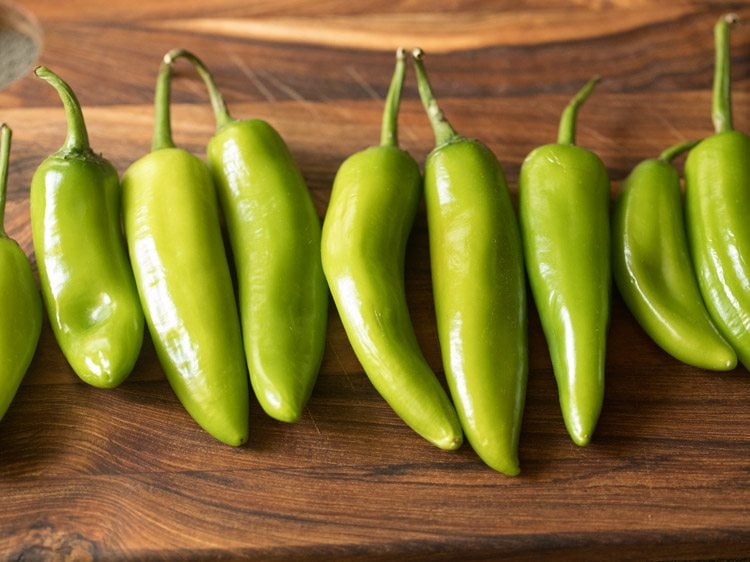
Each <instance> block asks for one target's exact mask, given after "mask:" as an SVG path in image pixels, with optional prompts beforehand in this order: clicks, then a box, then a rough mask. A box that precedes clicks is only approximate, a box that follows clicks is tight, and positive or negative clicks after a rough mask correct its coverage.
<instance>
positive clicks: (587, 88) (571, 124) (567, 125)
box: [557, 76, 600, 144]
mask: <svg viewBox="0 0 750 562" xmlns="http://www.w3.org/2000/svg"><path fill="white" fill-rule="evenodd" d="M599 80H600V78H599V76H594V77H593V78H592V79H591V80H589V81H588V82H586V84H584V86H583V88H581V89H580V90H579V91H578V93H577V94H576V95H575V96H573V99H572V100H570V102H569V103H568V105H567V106H566V107H565V109H564V110H563V113H562V117H561V118H560V129H559V130H558V133H557V143H558V144H575V142H576V119H577V117H578V110H579V109H580V108H581V106H582V105H583V102H585V101H586V100H587V99H588V97H589V96H590V95H591V92H593V91H594V88H595V87H596V84H597V83H598V82H599Z"/></svg>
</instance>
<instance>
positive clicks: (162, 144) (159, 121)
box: [151, 55, 175, 151]
mask: <svg viewBox="0 0 750 562" xmlns="http://www.w3.org/2000/svg"><path fill="white" fill-rule="evenodd" d="M170 61H171V59H169V58H168V55H165V56H164V59H163V60H162V63H161V67H160V68H159V76H158V77H157V79H156V93H155V95H154V98H155V99H154V138H153V141H152V143H151V150H152V151H154V150H160V149H162V148H175V144H174V140H173V139H172V123H171V120H170V115H169V97H170V90H171V88H170V82H171V77H172V65H171V64H170Z"/></svg>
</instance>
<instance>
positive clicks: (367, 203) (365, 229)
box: [322, 49, 463, 449]
mask: <svg viewBox="0 0 750 562" xmlns="http://www.w3.org/2000/svg"><path fill="white" fill-rule="evenodd" d="M404 73H405V63H404V51H403V49H399V51H398V53H397V62H396V69H395V71H394V75H393V80H392V82H391V86H390V89H389V92H388V98H387V100H386V104H385V111H384V114H383V128H382V134H381V143H380V146H376V147H371V148H368V149H366V150H363V151H361V152H358V153H356V154H354V155H352V156H350V157H349V158H347V159H346V161H345V162H344V163H343V164H342V165H341V167H340V168H339V170H338V172H337V174H336V178H335V180H334V183H333V189H332V192H331V199H330V203H329V206H328V211H327V213H326V218H325V220H324V221H323V240H322V257H323V271H324V272H325V275H326V278H327V279H328V284H329V286H330V288H331V293H332V294H333V299H334V302H335V303H336V307H337V308H338V311H339V314H340V316H341V321H342V323H343V325H344V329H345V330H346V333H347V335H348V337H349V341H350V342H351V344H352V348H353V349H354V352H355V353H356V355H357V357H358V359H359V361H360V362H361V364H362V366H363V368H364V370H365V372H366V373H367V375H368V377H369V378H370V380H371V381H372V383H373V385H374V386H375V388H376V389H377V391H378V392H379V393H380V394H381V395H382V396H383V398H384V399H385V400H386V401H387V402H388V404H390V406H391V407H392V408H393V410H394V411H395V412H396V414H398V415H399V416H400V417H401V418H402V419H403V420H404V421H405V422H406V423H407V424H408V425H409V426H410V427H411V428H412V429H413V430H414V431H416V432H417V433H418V434H419V435H421V436H422V437H424V438H425V439H426V440H427V441H429V442H431V443H433V444H434V445H437V446H438V447H440V448H443V449H456V448H458V447H459V446H460V445H461V443H462V440H463V436H462V432H461V426H460V423H459V420H458V417H457V416H456V411H455V409H454V408H453V405H452V404H451V401H450V399H449V398H448V395H447V393H446V392H445V390H443V387H442V386H441V384H440V382H439V381H438V379H437V377H436V376H435V374H434V373H433V371H432V369H431V368H430V366H429V364H428V363H427V361H426V360H425V358H424V356H423V355H422V352H421V350H420V349H419V345H418V342H417V338H416V335H415V333H414V328H413V326H412V324H411V320H410V318H409V310H408V307H407V302H406V295H405V291H404V259H405V253H406V242H407V239H408V236H409V232H410V230H411V228H412V225H413V222H414V218H415V216H416V212H417V206H418V204H419V198H420V195H421V193H420V192H421V178H420V174H419V167H418V166H417V163H416V162H415V161H414V159H413V158H412V157H411V156H410V155H409V154H408V153H407V152H406V151H404V150H401V149H400V148H399V147H398V138H397V114H398V107H399V102H400V98H401V88H402V84H403V80H404Z"/></svg>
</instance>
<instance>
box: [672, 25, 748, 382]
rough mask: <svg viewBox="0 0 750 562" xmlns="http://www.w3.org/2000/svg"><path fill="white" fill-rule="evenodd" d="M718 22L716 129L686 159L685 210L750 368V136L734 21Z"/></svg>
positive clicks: (698, 263) (698, 253)
mask: <svg viewBox="0 0 750 562" xmlns="http://www.w3.org/2000/svg"><path fill="white" fill-rule="evenodd" d="M735 21H736V17H735V16H724V17H722V18H721V19H720V20H719V21H718V22H717V24H716V26H715V28H714V32H715V39H716V67H715V72H714V89H713V121H714V128H715V129H716V134H714V135H713V136H711V137H708V138H706V139H704V140H703V141H701V142H700V143H699V144H698V146H696V147H695V148H694V149H693V150H691V151H690V154H689V155H688V157H687V160H686V161H685V212H686V215H685V217H686V224H687V231H688V240H689V243H690V250H691V256H692V259H693V267H694V269H695V272H696V275H697V277H698V284H699V286H700V290H701V293H702V295H703V300H704V301H705V303H706V307H707V308H708V311H709V313H710V314H711V317H712V318H713V321H714V322H715V323H716V326H717V327H718V328H719V331H720V332H721V333H722V335H723V336H724V337H725V338H726V339H727V340H728V341H729V343H730V344H731V345H732V347H733V348H734V350H735V351H736V352H737V356H738V357H739V360H740V361H741V362H742V364H743V365H744V366H745V367H746V368H748V369H750V220H749V219H748V216H750V137H748V135H746V134H744V133H741V132H739V131H735V130H734V129H733V128H732V112H731V108H732V103H731V87H730V86H731V84H730V80H731V77H730V64H729V62H730V60H729V59H730V57H729V27H730V25H731V24H732V23H733V22H735Z"/></svg>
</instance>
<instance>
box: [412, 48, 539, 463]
mask: <svg viewBox="0 0 750 562" xmlns="http://www.w3.org/2000/svg"><path fill="white" fill-rule="evenodd" d="M413 55H414V56H413V59H414V64H415V68H416V71H417V80H418V84H419V93H420V97H421V98H422V102H423V104H424V107H425V110H426V111H427V114H428V116H429V118H430V122H431V124H432V128H433V130H434V133H435V141H436V146H435V148H434V149H433V150H432V152H430V154H429V155H428V157H427V161H426V164H425V174H424V184H425V203H426V207H427V227H428V230H429V236H430V263H431V269H432V283H433V294H434V299H435V313H436V317H437V327H438V336H439V339H440V348H441V350H442V357H443V366H444V368H445V375H446V379H447V381H448V385H449V387H450V390H451V395H452V397H453V401H454V403H455V405H456V410H457V411H458V415H459V418H460V420H461V425H462V427H463V430H464V433H465V435H466V438H467V439H468V441H469V443H471V445H472V447H473V448H474V450H475V451H476V452H477V454H478V455H479V456H480V458H481V459H482V460H483V461H484V462H485V463H487V465H489V466H490V467H492V468H494V469H495V470H498V471H500V472H503V473H505V474H508V475H515V474H518V473H519V471H520V468H519V462H518V443H519V438H520V433H521V422H522V419H523V410H524V402H525V396H526V380H527V375H528V349H527V321H526V288H525V278H524V269H523V256H522V250H521V239H520V234H519V231H518V223H517V220H516V216H515V212H514V211H513V205H512V202H511V199H510V193H509V192H508V187H507V184H506V181H505V176H504V174H503V170H502V168H501V167H500V164H499V163H498V161H497V158H496V157H495V155H494V154H493V153H492V152H491V151H490V150H489V148H487V147H486V146H485V145H484V144H482V143H481V142H480V141H478V140H473V139H467V138H465V137H462V136H461V135H459V134H458V133H456V132H455V131H454V130H453V128H452V127H451V125H450V124H449V123H448V121H447V119H445V117H444V115H443V113H442V111H440V108H439V106H438V104H437V101H436V100H435V96H434V95H433V93H432V89H431V87H430V84H429V80H428V77H427V73H426V71H425V69H424V63H423V62H422V51H421V50H419V49H416V50H415V51H414V53H413Z"/></svg>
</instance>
